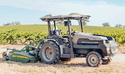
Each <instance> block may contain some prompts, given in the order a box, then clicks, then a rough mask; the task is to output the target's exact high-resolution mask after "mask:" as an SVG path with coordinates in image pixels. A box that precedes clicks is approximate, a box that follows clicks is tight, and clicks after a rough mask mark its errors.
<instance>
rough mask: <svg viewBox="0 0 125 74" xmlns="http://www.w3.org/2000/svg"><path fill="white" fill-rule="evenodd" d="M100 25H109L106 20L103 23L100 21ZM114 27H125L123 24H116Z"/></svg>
mask: <svg viewBox="0 0 125 74" xmlns="http://www.w3.org/2000/svg"><path fill="white" fill-rule="evenodd" d="M102 26H103V27H110V24H109V23H108V22H105V23H102ZM115 27H124V28H125V25H122V24H116V25H115Z"/></svg>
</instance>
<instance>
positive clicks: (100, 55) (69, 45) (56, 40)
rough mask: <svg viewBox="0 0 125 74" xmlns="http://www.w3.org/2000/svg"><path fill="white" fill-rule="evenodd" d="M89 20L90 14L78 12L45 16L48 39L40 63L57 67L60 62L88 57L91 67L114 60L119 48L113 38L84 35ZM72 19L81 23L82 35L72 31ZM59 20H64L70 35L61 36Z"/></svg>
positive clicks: (40, 53) (42, 48)
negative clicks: (86, 21)
mask: <svg viewBox="0 0 125 74" xmlns="http://www.w3.org/2000/svg"><path fill="white" fill-rule="evenodd" d="M89 18H90V16H89V15H83V14H79V13H71V14H69V15H46V16H44V17H42V18H41V20H42V21H45V22H48V31H49V36H48V38H47V39H44V40H46V42H45V43H44V44H43V45H42V46H41V49H40V51H39V56H40V58H41V61H43V62H45V63H47V64H55V63H57V62H58V61H59V60H62V61H68V60H71V58H79V57H85V58H86V62H87V64H88V65H89V66H91V67H96V66H99V65H101V64H108V63H110V61H111V57H112V56H113V55H115V54H116V53H117V51H118V46H117V44H116V43H115V40H114V38H113V37H110V36H104V35H97V34H91V33H85V32H83V21H85V20H88V19H89ZM71 20H78V21H79V23H80V25H81V32H78V31H72V29H71V25H72V24H71ZM57 21H64V26H67V27H68V36H62V35H61V32H60V31H61V30H57V27H56V22H57ZM51 22H53V24H54V30H51V24H50V23H51Z"/></svg>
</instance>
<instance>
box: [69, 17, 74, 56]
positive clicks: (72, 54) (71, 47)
mask: <svg viewBox="0 0 125 74" xmlns="http://www.w3.org/2000/svg"><path fill="white" fill-rule="evenodd" d="M69 21H70V19H68V31H69V44H70V55H71V58H74V52H73V43H72V37H71V28H70V23H69Z"/></svg>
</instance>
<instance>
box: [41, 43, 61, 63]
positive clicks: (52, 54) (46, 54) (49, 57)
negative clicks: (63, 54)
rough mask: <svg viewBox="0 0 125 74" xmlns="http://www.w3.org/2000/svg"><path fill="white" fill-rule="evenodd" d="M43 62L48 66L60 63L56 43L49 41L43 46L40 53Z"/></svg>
mask: <svg viewBox="0 0 125 74" xmlns="http://www.w3.org/2000/svg"><path fill="white" fill-rule="evenodd" d="M39 55H40V58H41V61H43V62H45V63H46V64H55V63H57V62H58V61H59V58H60V55H59V47H58V46H57V44H56V43H54V42H52V41H48V42H46V43H45V44H43V45H42V47H41V49H40V52H39Z"/></svg>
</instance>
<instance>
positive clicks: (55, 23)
mask: <svg viewBox="0 0 125 74" xmlns="http://www.w3.org/2000/svg"><path fill="white" fill-rule="evenodd" d="M54 29H55V30H56V22H55V21H54Z"/></svg>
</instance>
